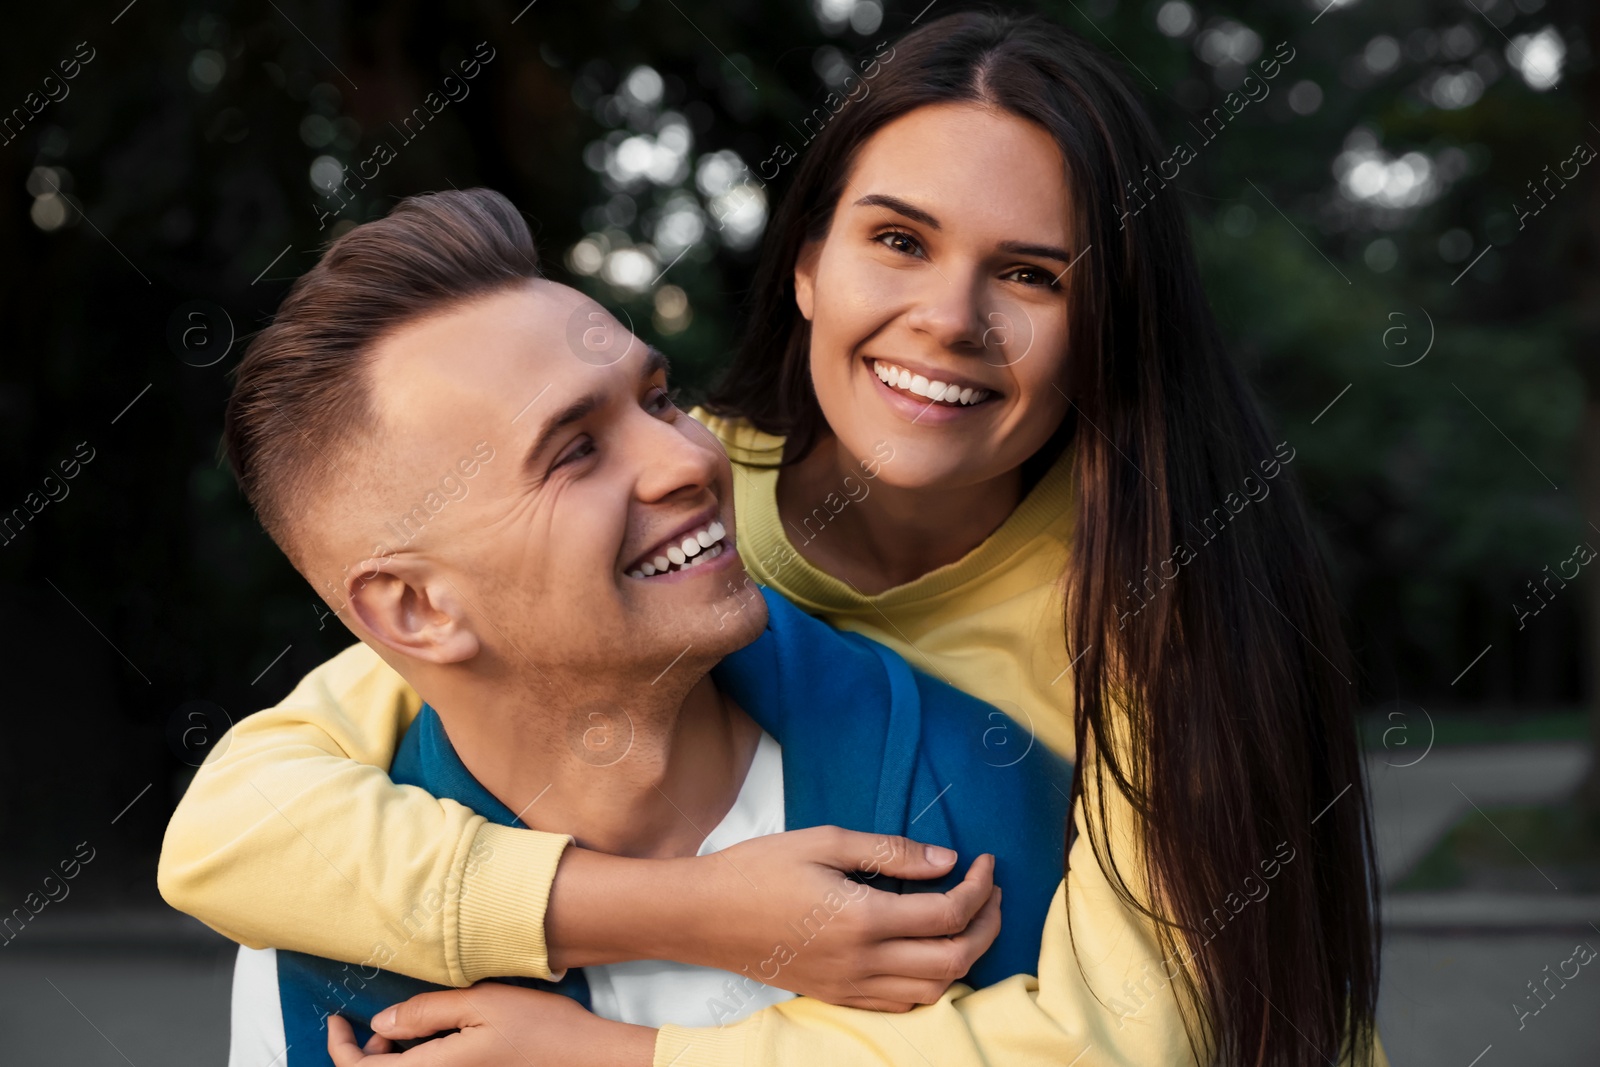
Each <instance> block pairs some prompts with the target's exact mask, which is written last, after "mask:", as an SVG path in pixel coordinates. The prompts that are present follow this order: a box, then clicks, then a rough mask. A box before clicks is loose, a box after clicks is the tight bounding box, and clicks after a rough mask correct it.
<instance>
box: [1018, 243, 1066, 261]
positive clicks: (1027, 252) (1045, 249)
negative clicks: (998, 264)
mask: <svg viewBox="0 0 1600 1067" xmlns="http://www.w3.org/2000/svg"><path fill="white" fill-rule="evenodd" d="M1000 251H1002V252H1006V253H1009V254H1010V255H1013V256H1039V257H1041V258H1043V259H1059V260H1060V261H1061V262H1063V263H1071V262H1072V255H1071V253H1069V252H1068V251H1067V250H1066V249H1065V248H1057V247H1056V246H1055V245H1036V244H1027V243H1025V242H1023V241H1006V242H1005V243H1004V244H1002V245H1001V246H1000Z"/></svg>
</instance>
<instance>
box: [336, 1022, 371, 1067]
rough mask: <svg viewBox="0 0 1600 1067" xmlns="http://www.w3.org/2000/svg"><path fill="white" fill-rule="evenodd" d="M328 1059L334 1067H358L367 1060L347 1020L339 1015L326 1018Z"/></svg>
mask: <svg viewBox="0 0 1600 1067" xmlns="http://www.w3.org/2000/svg"><path fill="white" fill-rule="evenodd" d="M328 1058H329V1059H331V1060H333V1065H334V1067H359V1065H360V1064H363V1063H365V1062H366V1060H367V1053H366V1052H363V1051H362V1049H361V1046H360V1045H358V1044H356V1032H355V1030H354V1029H352V1028H351V1026H350V1022H349V1020H347V1019H345V1018H344V1017H342V1016H339V1015H330V1016H328Z"/></svg>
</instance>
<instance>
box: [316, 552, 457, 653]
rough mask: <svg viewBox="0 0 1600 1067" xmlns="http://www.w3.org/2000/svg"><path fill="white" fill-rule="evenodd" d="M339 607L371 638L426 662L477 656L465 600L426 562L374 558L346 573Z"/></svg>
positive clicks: (381, 557) (408, 559)
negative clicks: (343, 608) (343, 604)
mask: <svg viewBox="0 0 1600 1067" xmlns="http://www.w3.org/2000/svg"><path fill="white" fill-rule="evenodd" d="M344 593H345V606H346V608H348V609H349V611H350V613H351V614H352V615H354V616H355V618H356V619H357V620H359V621H360V623H361V625H362V627H364V628H365V629H366V631H367V633H368V634H370V635H371V636H372V637H373V639H374V640H376V641H378V642H380V643H381V644H383V645H385V646H387V647H388V648H392V649H393V650H394V651H396V652H398V653H400V654H401V655H403V656H410V657H411V658H412V659H419V660H423V661H425V662H427V663H460V662H462V661H463V660H468V659H471V658H472V657H473V656H475V655H477V654H478V647H479V642H478V635H477V634H476V633H475V632H474V631H473V629H472V627H471V625H470V623H469V621H468V619H467V617H466V612H465V610H464V609H465V607H466V604H465V603H464V602H463V601H462V599H461V597H460V595H459V594H458V593H457V592H456V591H455V587H454V586H452V585H451V584H450V583H449V582H448V581H447V580H445V579H444V577H443V576H441V575H439V574H438V573H437V572H436V571H435V570H434V568H433V567H431V566H430V565H429V564H427V563H425V562H423V561H421V560H417V559H410V558H397V557H395V556H375V557H373V558H372V559H367V560H363V561H362V562H361V563H359V564H357V565H356V567H355V568H354V569H352V570H351V571H350V572H348V573H347V574H346V576H345V582H344Z"/></svg>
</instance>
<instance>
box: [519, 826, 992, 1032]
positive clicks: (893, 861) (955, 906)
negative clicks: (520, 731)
mask: <svg viewBox="0 0 1600 1067" xmlns="http://www.w3.org/2000/svg"><path fill="white" fill-rule="evenodd" d="M955 860H956V856H955V854H954V853H953V852H950V851H949V850H948V849H933V850H930V849H929V847H928V846H925V845H923V844H920V843H918V842H915V841H909V840H907V839H906V838H903V837H890V836H885V835H882V834H866V833H857V832H854V831H850V830H842V829H840V828H838V827H836V826H820V827H814V828H811V829H806V830H793V831H790V832H788V833H782V834H772V835H770V836H767V837H758V838H752V839H751V840H748V841H742V842H740V843H739V844H737V845H733V846H732V847H730V848H726V849H723V850H722V851H721V852H715V853H712V854H711V855H709V856H698V857H693V858H690V859H679V860H643V861H641V860H624V859H620V858H618V857H602V856H599V855H598V854H597V853H590V852H583V851H582V850H578V849H569V850H568V856H567V858H566V859H563V861H562V871H561V872H560V873H558V875H557V877H556V887H555V891H554V893H553V894H552V897H551V903H550V911H549V914H548V915H547V917H546V930H547V932H548V934H549V936H550V942H551V946H552V947H551V963H552V966H556V967H563V966H587V965H590V964H594V963H610V962H614V961H615V960H618V959H670V960H678V961H679V962H683V963H697V964H700V965H702V966H707V967H719V968H721V969H723V970H726V971H732V972H734V973H735V974H742V975H746V976H748V977H750V978H752V979H754V980H756V981H758V982H761V983H763V984H766V985H771V986H777V987H779V988H780V989H787V990H790V991H792V992H795V993H800V994H803V995H805V996H810V997H816V998H817V999H819V1000H825V1001H828V1002H829V1003H832V1004H844V1005H849V1006H851V1007H857V1008H868V1009H871V1010H875V1011H894V1012H901V1011H908V1010H910V1009H911V1008H912V1007H913V1006H915V1005H917V1004H931V1003H933V1002H934V1001H936V1000H938V999H939V997H940V996H942V995H943V994H944V991H945V989H947V988H948V987H949V985H950V983H951V982H953V981H955V980H956V979H958V978H960V977H962V976H963V975H965V974H966V973H967V971H968V970H969V969H970V968H971V967H972V964H973V962H974V961H975V960H977V958H978V957H979V956H981V955H983V953H984V952H985V951H987V950H988V948H989V946H990V945H991V944H993V943H994V939H995V937H996V935H998V934H999V932H1000V891H999V889H997V888H996V887H995V885H994V857H992V856H989V855H982V856H979V857H978V858H977V859H976V860H974V861H973V863H972V866H971V867H970V868H969V869H968V871H967V874H966V877H965V878H964V879H963V880H962V882H961V884H960V885H958V886H956V887H955V888H954V889H951V890H950V891H949V892H947V893H906V894H903V895H902V894H898V893H889V892H885V891H884V890H881V889H874V888H870V887H869V886H866V885H863V884H861V883H860V882H858V881H855V880H853V879H851V878H848V877H846V872H852V871H860V872H864V873H865V874H867V875H869V876H872V875H882V876H885V877H891V878H907V879H925V878H937V877H940V876H942V875H944V874H946V873H948V872H949V870H950V868H951V867H952V865H953V864H954V863H955ZM574 861H576V862H574ZM569 864H571V867H570V868H569ZM630 865H632V866H630ZM569 874H570V875H573V877H568V876H569ZM578 946H583V947H582V948H579V947H578Z"/></svg>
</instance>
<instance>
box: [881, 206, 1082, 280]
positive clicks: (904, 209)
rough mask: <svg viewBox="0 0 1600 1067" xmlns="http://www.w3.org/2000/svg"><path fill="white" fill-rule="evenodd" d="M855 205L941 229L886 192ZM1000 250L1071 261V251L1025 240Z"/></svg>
mask: <svg viewBox="0 0 1600 1067" xmlns="http://www.w3.org/2000/svg"><path fill="white" fill-rule="evenodd" d="M856 207H886V208H888V209H889V210H890V211H893V212H896V213H897V214H901V215H904V216H905V217H906V218H908V219H915V220H916V221H917V222H920V223H922V224H923V225H924V226H926V227H928V228H929V229H931V230H938V229H942V228H943V227H941V226H940V225H939V220H938V219H936V218H934V217H933V216H932V215H930V214H929V213H928V212H926V211H924V210H923V209H922V208H920V207H917V206H916V205H915V204H912V203H909V202H907V201H905V200H901V199H900V198H899V197H898V196H890V195H889V194H888V193H869V194H867V195H866V196H863V197H862V198H861V199H860V200H857V201H856ZM1000 251H1002V252H1005V253H1008V254H1009V255H1013V256H1039V257H1041V258H1044V259H1057V260H1060V261H1061V262H1062V263H1071V262H1072V253H1070V252H1068V251H1067V250H1066V249H1065V248H1059V247H1057V246H1056V245H1037V244H1032V243H1029V242H1027V241H1006V242H1005V243H1003V244H1002V245H1001V246H1000Z"/></svg>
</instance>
